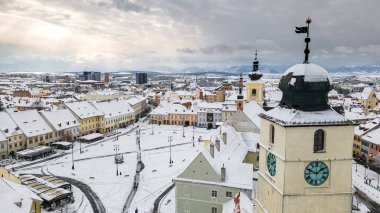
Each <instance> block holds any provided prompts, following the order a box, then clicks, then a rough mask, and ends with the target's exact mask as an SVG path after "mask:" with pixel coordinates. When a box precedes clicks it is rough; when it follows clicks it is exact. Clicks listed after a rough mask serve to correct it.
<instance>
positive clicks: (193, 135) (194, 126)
mask: <svg viewBox="0 0 380 213" xmlns="http://www.w3.org/2000/svg"><path fill="white" fill-rule="evenodd" d="M194 129H195V126H193V147H194V146H195V144H194Z"/></svg>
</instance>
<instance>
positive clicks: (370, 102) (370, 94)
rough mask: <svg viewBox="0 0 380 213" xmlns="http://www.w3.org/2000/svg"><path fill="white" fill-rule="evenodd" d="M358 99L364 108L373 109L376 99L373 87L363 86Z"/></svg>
mask: <svg viewBox="0 0 380 213" xmlns="http://www.w3.org/2000/svg"><path fill="white" fill-rule="evenodd" d="M358 101H359V103H360V104H361V105H362V106H363V107H364V109H367V110H371V109H374V108H375V107H376V105H377V101H378V100H377V97H376V90H375V88H372V87H365V88H364V89H363V91H362V93H361V94H360V96H359V97H358Z"/></svg>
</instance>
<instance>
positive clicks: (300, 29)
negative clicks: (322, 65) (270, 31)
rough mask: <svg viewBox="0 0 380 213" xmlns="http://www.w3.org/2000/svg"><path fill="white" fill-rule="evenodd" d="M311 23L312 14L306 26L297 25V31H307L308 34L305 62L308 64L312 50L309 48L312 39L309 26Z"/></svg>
mask: <svg viewBox="0 0 380 213" xmlns="http://www.w3.org/2000/svg"><path fill="white" fill-rule="evenodd" d="M310 23H311V18H310V16H309V17H308V18H307V19H306V24H307V26H306V27H296V30H295V31H296V33H307V35H306V38H305V42H306V48H305V51H304V53H305V61H304V62H303V63H304V64H308V63H309V53H310V50H309V43H310V41H311V39H310V38H309V26H310Z"/></svg>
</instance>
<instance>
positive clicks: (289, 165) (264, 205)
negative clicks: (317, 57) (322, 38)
mask: <svg viewBox="0 0 380 213" xmlns="http://www.w3.org/2000/svg"><path fill="white" fill-rule="evenodd" d="M316 73H317V74H316ZM292 79H294V80H292ZM310 79H312V80H310ZM331 85H332V82H331V78H330V77H329V75H328V73H327V71H326V70H325V69H323V68H322V67H320V66H317V65H314V64H308V63H306V64H297V65H295V66H293V67H291V68H289V69H288V70H287V71H286V73H285V75H284V76H283V77H282V79H281V81H280V89H281V90H282V92H283V97H282V100H281V102H280V105H279V106H278V107H276V108H274V109H272V110H270V111H267V112H265V113H263V114H261V115H260V116H261V136H260V137H261V138H260V151H259V153H260V166H259V172H258V190H257V196H256V199H255V203H256V208H257V209H256V210H257V212H258V213H264V212H271V213H272V212H273V213H275V212H276V213H277V212H283V213H288V212H308V213H313V212H315V213H320V212H334V213H340V212H341V213H347V212H351V208H352V196H353V190H352V138H353V137H354V124H353V123H352V122H351V121H349V120H346V119H345V118H344V117H342V116H341V115H339V114H338V113H336V112H335V111H333V110H331V109H330V107H329V105H328V103H327V100H328V99H327V94H328V92H329V91H330V90H331ZM306 88H307V89H306ZM294 108H297V110H295V109H294ZM337 141H339V143H337Z"/></svg>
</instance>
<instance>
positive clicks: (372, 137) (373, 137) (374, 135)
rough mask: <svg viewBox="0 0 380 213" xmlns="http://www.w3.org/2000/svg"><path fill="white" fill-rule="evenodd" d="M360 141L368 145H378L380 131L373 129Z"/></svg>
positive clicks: (379, 142)
mask: <svg viewBox="0 0 380 213" xmlns="http://www.w3.org/2000/svg"><path fill="white" fill-rule="evenodd" d="M362 139H363V140H366V141H368V142H370V143H373V144H376V145H380V129H375V130H372V131H370V132H368V133H367V134H365V135H364V136H363V137H362Z"/></svg>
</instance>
